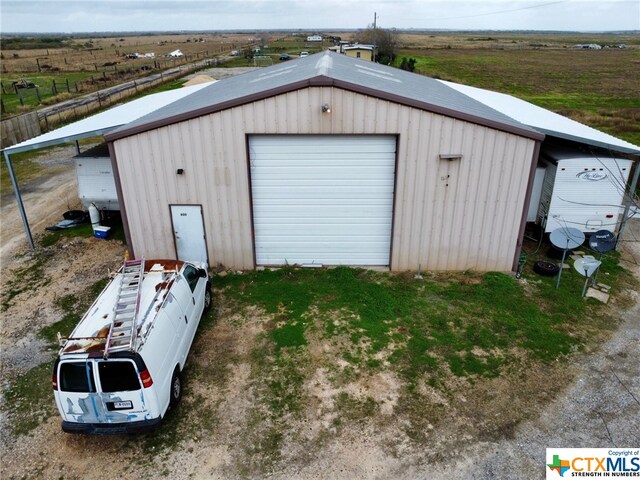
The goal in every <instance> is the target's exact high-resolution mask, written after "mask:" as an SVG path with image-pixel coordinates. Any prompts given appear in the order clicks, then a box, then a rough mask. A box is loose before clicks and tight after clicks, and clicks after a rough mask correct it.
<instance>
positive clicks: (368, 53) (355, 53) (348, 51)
mask: <svg viewBox="0 0 640 480" xmlns="http://www.w3.org/2000/svg"><path fill="white" fill-rule="evenodd" d="M375 51H376V47H375V46H374V45H358V44H356V45H350V46H346V47H342V52H343V53H344V54H345V55H347V56H348V57H353V58H360V59H362V60H368V61H369V62H373V60H374V58H375Z"/></svg>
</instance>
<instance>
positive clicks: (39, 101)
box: [36, 87, 42, 103]
mask: <svg viewBox="0 0 640 480" xmlns="http://www.w3.org/2000/svg"><path fill="white" fill-rule="evenodd" d="M36 97H38V103H42V98H40V89H39V88H38V87H36Z"/></svg>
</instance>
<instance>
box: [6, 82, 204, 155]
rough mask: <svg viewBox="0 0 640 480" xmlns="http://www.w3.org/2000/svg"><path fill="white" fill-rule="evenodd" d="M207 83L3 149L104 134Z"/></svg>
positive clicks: (149, 97) (144, 99)
mask: <svg viewBox="0 0 640 480" xmlns="http://www.w3.org/2000/svg"><path fill="white" fill-rule="evenodd" d="M210 84H211V82H209V83H202V84H198V85H193V86H191V87H183V88H178V89H176V90H169V91H167V92H160V93H154V94H152V95H147V96H145V97H142V98H138V99H137V100H133V101H131V102H128V103H125V104H123V105H118V106H117V107H113V108H110V109H109V110H106V111H104V112H101V113H98V114H96V115H92V116H90V117H87V118H85V119H83V120H79V121H77V122H74V123H71V124H69V125H66V126H64V127H61V128H58V129H56V130H52V131H51V132H47V133H44V134H42V135H39V136H37V137H34V138H31V139H29V140H26V141H24V142H21V143H18V144H16V145H13V146H11V147H8V148H5V149H4V151H5V152H6V153H7V154H13V153H18V152H25V151H27V150H36V149H38V148H44V147H49V146H52V145H58V144H61V143H66V142H71V141H74V140H80V139H82V138H89V137H96V136H100V135H104V134H106V133H108V132H110V131H111V130H114V129H115V128H118V127H120V126H122V125H126V124H127V123H130V122H132V121H134V120H137V119H138V118H140V117H143V116H144V115H147V114H149V113H151V112H153V111H155V110H158V109H159V108H162V107H164V106H166V105H169V104H170V103H173V102H175V101H176V100H179V99H181V98H184V97H186V96H188V95H191V94H192V93H194V92H197V91H198V90H201V89H203V88H204V87H207V86H208V85H210Z"/></svg>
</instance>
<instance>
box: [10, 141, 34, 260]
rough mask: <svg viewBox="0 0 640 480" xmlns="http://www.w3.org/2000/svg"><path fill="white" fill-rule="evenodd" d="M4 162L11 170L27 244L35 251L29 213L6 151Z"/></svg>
mask: <svg viewBox="0 0 640 480" xmlns="http://www.w3.org/2000/svg"><path fill="white" fill-rule="evenodd" d="M3 153H4V160H5V161H6V162H7V170H9V177H11V183H12V184H13V191H14V192H15V194H16V201H17V202H18V210H19V211H20V217H22V224H23V225H24V231H25V233H26V234H27V242H28V243H29V247H31V250H35V248H36V246H35V244H34V243H33V237H32V236H31V229H30V228H29V220H27V212H25V211H24V204H23V203H22V196H21V195H20V188H18V181H17V180H16V174H15V172H14V171H13V165H12V164H11V159H10V158H9V154H8V153H7V151H6V150H5V151H4V152H3Z"/></svg>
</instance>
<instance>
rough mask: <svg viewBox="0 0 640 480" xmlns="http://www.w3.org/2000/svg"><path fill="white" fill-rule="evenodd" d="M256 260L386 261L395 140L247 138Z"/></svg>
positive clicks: (270, 262) (273, 262) (283, 262)
mask: <svg viewBox="0 0 640 480" xmlns="http://www.w3.org/2000/svg"><path fill="white" fill-rule="evenodd" d="M249 157H250V165H251V192H252V199H253V222H254V233H255V246H256V261H257V264H258V265H286V264H289V265H293V264H314V263H315V264H323V265H370V266H373V265H381V266H384V265H389V255H390V248H391V222H392V215H393V186H394V171H395V157H396V138H395V136H389V135H384V136H382V135H340V136H334V135H268V136H262V135H261V136H252V137H250V138H249Z"/></svg>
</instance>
